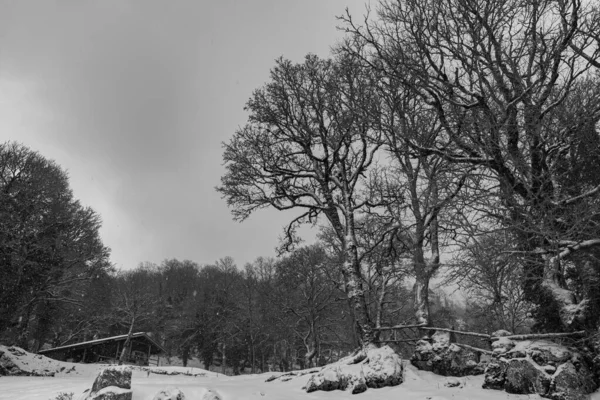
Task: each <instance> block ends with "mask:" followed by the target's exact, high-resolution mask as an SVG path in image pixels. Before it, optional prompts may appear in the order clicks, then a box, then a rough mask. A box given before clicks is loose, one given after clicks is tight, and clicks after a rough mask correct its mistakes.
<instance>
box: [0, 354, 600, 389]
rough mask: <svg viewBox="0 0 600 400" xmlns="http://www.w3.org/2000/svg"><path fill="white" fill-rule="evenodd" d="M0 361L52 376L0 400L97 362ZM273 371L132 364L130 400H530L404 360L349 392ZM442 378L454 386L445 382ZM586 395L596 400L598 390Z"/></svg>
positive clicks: (77, 384)
mask: <svg viewBox="0 0 600 400" xmlns="http://www.w3.org/2000/svg"><path fill="white" fill-rule="evenodd" d="M0 353H2V355H0V365H7V364H11V363H12V364H13V365H15V366H17V367H18V368H20V369H21V370H22V371H25V372H28V373H33V374H38V375H42V374H45V375H49V374H52V373H53V374H54V376H0V399H6V400H9V399H10V400H19V399H23V400H25V399H27V400H51V399H55V398H56V396H57V395H58V394H59V393H65V392H66V393H73V394H74V396H73V399H74V400H76V399H79V397H80V396H81V394H82V393H83V392H84V391H85V390H86V389H89V388H90V387H91V386H92V383H93V381H94V378H95V377H96V375H97V373H98V371H99V370H101V369H102V368H104V367H106V365H101V364H73V363H67V362H60V361H55V360H52V359H49V358H47V357H44V356H40V355H35V354H31V353H27V352H25V351H24V350H22V349H19V348H17V347H6V346H0ZM272 375H273V373H265V374H258V375H243V376H235V377H229V376H224V375H221V374H218V373H214V372H209V371H205V370H202V369H199V368H189V367H134V371H133V376H132V390H133V400H152V399H153V398H154V395H155V394H156V393H158V392H159V391H160V390H162V389H165V388H167V387H177V388H179V389H181V391H183V393H184V394H185V395H186V399H188V400H194V399H199V400H200V399H202V396H203V395H204V394H205V393H206V392H207V391H208V390H212V391H214V392H216V393H217V394H218V395H219V396H220V397H221V398H222V399H223V400H238V399H250V400H251V399H271V400H278V399H281V400H283V399H291V400H330V399H354V400H375V399H403V400H417V399H418V400H450V399H452V400H456V399H465V400H469V399H470V400H477V399H490V400H510V399H513V400H519V399H522V400H525V399H528V400H533V399H541V397H539V396H534V395H529V396H526V395H511V394H507V393H505V392H501V391H495V390H484V389H482V388H481V384H482V382H483V376H468V377H462V378H449V377H443V376H438V375H434V374H432V373H430V372H424V371H419V370H417V369H415V368H414V367H413V366H411V365H410V364H408V363H407V365H406V367H405V372H404V379H405V381H404V383H402V384H401V385H399V386H396V387H387V388H382V389H369V390H368V391H367V392H365V393H362V394H358V395H352V394H350V393H348V392H341V391H334V392H313V393H310V394H307V393H305V392H304V391H303V390H302V386H304V384H305V383H306V381H307V379H308V378H307V376H306V375H305V376H301V377H293V378H292V379H290V380H288V381H285V382H282V381H280V380H276V381H273V382H269V383H267V382H265V380H266V379H267V378H268V377H270V376H272ZM448 383H455V384H456V383H458V386H455V387H448V386H447V384H448ZM592 399H597V400H600V393H595V394H594V395H593V396H592Z"/></svg>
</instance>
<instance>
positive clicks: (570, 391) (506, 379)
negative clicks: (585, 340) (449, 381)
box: [483, 340, 598, 400]
mask: <svg viewBox="0 0 600 400" xmlns="http://www.w3.org/2000/svg"><path fill="white" fill-rule="evenodd" d="M497 348H500V347H497ZM504 348H505V349H507V350H506V351H505V352H504V353H501V352H496V354H495V356H494V359H493V360H492V361H491V362H490V363H489V364H488V366H487V368H486V370H485V380H484V384H483V388H484V389H499V390H506V391H507V392H509V393H516V394H539V395H541V396H544V397H548V398H551V399H555V400H579V399H585V398H587V394H589V393H591V392H593V391H594V390H596V389H597V387H598V385H597V382H596V379H595V376H594V373H593V367H592V365H593V364H592V362H591V360H587V358H589V357H587V358H586V357H584V356H583V355H582V354H581V353H579V352H578V351H576V350H575V349H571V348H567V347H565V346H561V345H558V344H556V343H552V342H549V341H544V340H537V341H536V340H534V341H532V340H524V341H521V342H514V343H513V345H512V346H504Z"/></svg>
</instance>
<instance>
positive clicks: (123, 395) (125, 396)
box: [88, 386, 133, 400]
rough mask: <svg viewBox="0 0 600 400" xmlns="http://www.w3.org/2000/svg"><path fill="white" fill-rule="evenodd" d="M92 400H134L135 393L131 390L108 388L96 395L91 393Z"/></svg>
mask: <svg viewBox="0 0 600 400" xmlns="http://www.w3.org/2000/svg"><path fill="white" fill-rule="evenodd" d="M88 398H89V399H90V400H132V398H133V393H132V391H131V390H130V389H123V388H120V387H116V386H107V387H105V388H102V389H100V390H99V391H98V392H96V393H93V392H92V393H91V394H90V397H88Z"/></svg>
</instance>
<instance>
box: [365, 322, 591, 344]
mask: <svg viewBox="0 0 600 400" xmlns="http://www.w3.org/2000/svg"><path fill="white" fill-rule="evenodd" d="M412 328H420V329H426V330H431V331H442V332H450V333H456V334H458V335H465V336H474V337H479V338H484V339H487V340H489V341H494V340H498V339H500V338H506V339H511V340H528V339H557V338H563V337H569V336H584V335H585V333H586V332H585V331H577V332H563V333H531V334H525V335H508V336H492V335H488V334H486V333H479V332H468V331H457V330H455V329H448V328H438V327H435V326H426V325H396V326H386V327H380V328H375V330H376V331H389V330H396V329H397V330H401V329H412ZM382 342H383V340H382ZM387 342H391V340H387Z"/></svg>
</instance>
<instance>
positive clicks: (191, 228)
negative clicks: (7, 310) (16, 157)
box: [0, 0, 366, 269]
mask: <svg viewBox="0 0 600 400" xmlns="http://www.w3.org/2000/svg"><path fill="white" fill-rule="evenodd" d="M365 2H366V1H365V0H356V1H353V0H327V1H320V0H314V1H306V0H302V1H291V0H290V1H282V0H271V1H266V0H251V1H250V0H239V1H233V0H227V1H225V0H214V1H207V0H189V1H173V0H162V1H158V0H157V1H149V0H137V1H126V0H114V1H106V0H97V1H77V0H63V1H50V0H44V1H42V0H39V1H38V0H35V1H34V0H31V1H25V0H12V1H10V0H3V1H0V142H5V141H8V140H15V141H18V142H21V143H23V144H25V145H26V146H28V147H30V148H32V149H34V150H36V151H39V152H40V153H41V154H42V155H44V156H45V157H47V158H50V159H53V160H55V161H56V162H57V163H58V164H60V165H61V166H62V167H63V168H64V169H66V170H67V171H68V173H69V176H70V182H71V187H72V189H73V191H74V194H75V197H76V198H78V199H80V200H81V202H82V203H83V204H84V205H87V206H91V207H92V208H93V209H94V210H96V211H97V212H98V213H99V214H100V215H101V216H102V219H103V228H102V230H101V234H102V238H103V240H104V243H105V245H107V246H109V247H110V248H111V249H112V261H113V263H114V264H115V265H116V266H117V267H118V268H124V269H130V268H133V267H135V266H137V265H138V264H139V263H140V262H142V261H150V262H155V263H160V262H161V261H162V260H164V259H166V258H178V259H190V260H194V261H196V262H198V263H201V264H206V263H210V262H213V261H215V260H217V259H219V258H221V257H225V256H232V257H234V258H235V260H236V262H237V263H238V265H240V266H241V265H243V264H244V263H245V262H248V261H252V260H254V259H255V258H256V257H258V256H261V255H262V256H273V255H275V252H274V248H275V246H276V245H277V243H278V241H277V240H278V237H279V236H280V234H281V232H282V227H283V225H284V224H285V222H286V220H287V219H288V218H289V214H288V215H282V214H280V213H278V212H275V211H261V212H259V213H257V214H255V215H254V216H252V217H251V218H250V219H249V220H247V221H245V222H243V223H241V224H240V223H236V222H233V221H232V219H231V214H230V212H229V210H228V209H227V206H226V204H225V201H224V200H222V199H221V198H220V196H219V195H218V194H217V193H216V192H215V190H214V187H215V186H216V185H218V184H219V178H220V176H221V175H222V173H223V167H222V165H221V164H222V161H221V153H222V149H221V142H223V141H227V140H228V139H229V138H230V137H231V136H232V135H233V133H234V132H235V130H236V128H237V127H239V126H241V125H243V124H244V123H245V121H246V118H247V114H246V113H245V112H244V110H243V106H244V104H245V102H246V100H247V99H248V98H249V96H250V94H251V92H252V90H253V89H255V88H258V87H259V86H261V85H262V84H264V83H265V82H266V81H267V79H268V74H269V69H270V68H271V67H272V66H273V65H274V60H275V58H277V57H279V56H284V57H286V58H290V59H292V60H294V61H301V60H302V58H303V57H304V55H305V54H306V53H309V52H310V53H315V54H317V55H319V56H327V55H328V53H329V48H330V46H331V45H333V44H334V43H335V42H336V41H337V40H339V39H340V38H341V37H342V33H341V32H339V31H337V30H336V25H337V24H338V22H337V21H336V19H335V16H336V15H340V14H342V13H343V11H344V9H345V8H346V7H348V8H349V9H350V11H351V13H352V14H353V15H356V16H357V17H358V16H360V15H362V14H364V10H365ZM309 240H310V239H309Z"/></svg>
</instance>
